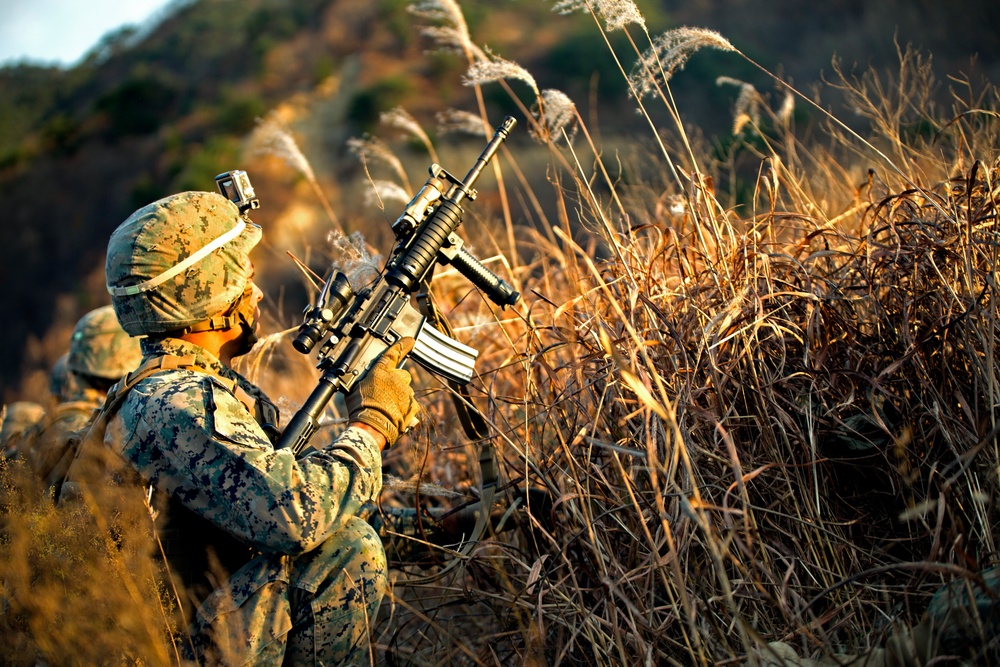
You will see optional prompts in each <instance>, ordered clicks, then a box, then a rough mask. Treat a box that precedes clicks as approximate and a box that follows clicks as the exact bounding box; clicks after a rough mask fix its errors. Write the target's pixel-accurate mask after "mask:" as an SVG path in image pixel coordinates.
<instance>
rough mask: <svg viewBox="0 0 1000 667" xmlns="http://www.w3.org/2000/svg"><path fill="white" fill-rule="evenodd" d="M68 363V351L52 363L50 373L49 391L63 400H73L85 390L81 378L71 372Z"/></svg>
mask: <svg viewBox="0 0 1000 667" xmlns="http://www.w3.org/2000/svg"><path fill="white" fill-rule="evenodd" d="M68 364H69V352H66V353H65V354H63V355H62V356H61V357H59V358H58V359H57V360H56V363H54V364H52V371H51V372H50V373H49V393H50V394H52V395H53V396H55V397H56V398H58V399H59V400H61V401H69V400H72V397H73V396H77V395H79V394H80V393H81V392H82V391H83V387H82V386H81V385H80V380H79V378H77V376H76V375H75V374H73V373H71V372H70V370H69V366H68Z"/></svg>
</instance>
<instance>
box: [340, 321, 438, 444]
mask: <svg viewBox="0 0 1000 667" xmlns="http://www.w3.org/2000/svg"><path fill="white" fill-rule="evenodd" d="M412 349H413V339H412V338H402V339H400V340H398V341H396V343H395V344H393V345H392V346H391V347H390V348H389V349H387V350H386V351H385V352H383V353H382V356H381V357H379V359H378V361H376V362H375V364H374V365H373V366H372V367H371V368H370V369H368V372H367V373H365V374H364V376H362V378H361V379H360V380H359V381H358V382H357V384H355V385H354V388H353V389H352V390H351V392H350V393H349V394H347V396H346V401H347V411H348V414H349V415H350V417H349V421H351V422H360V423H362V424H367V425H368V426H370V427H372V428H373V429H375V430H376V431H378V432H379V433H381V434H382V435H383V436H384V437H385V441H386V446H391V445H392V444H393V443H395V442H396V440H397V439H398V438H399V434H400V433H402V432H404V431H405V430H406V429H407V428H410V427H412V426H413V424H414V423H415V422H416V416H417V412H418V411H419V410H420V405H419V404H418V403H417V401H416V400H415V399H414V397H413V389H411V388H410V374H409V373H408V372H406V371H404V370H402V369H400V368H397V366H398V365H399V362H400V361H402V359H403V357H405V356H406V355H407V354H409V353H410V350H412Z"/></svg>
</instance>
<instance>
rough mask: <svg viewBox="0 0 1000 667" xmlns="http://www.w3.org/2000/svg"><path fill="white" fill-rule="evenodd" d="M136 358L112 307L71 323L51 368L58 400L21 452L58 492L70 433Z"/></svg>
mask: <svg viewBox="0 0 1000 667" xmlns="http://www.w3.org/2000/svg"><path fill="white" fill-rule="evenodd" d="M141 359H142V354H141V352H140V351H139V341H138V339H136V338H132V337H131V336H129V335H128V334H127V333H125V331H124V330H123V329H122V328H121V326H120V325H119V324H118V319H117V318H116V317H115V311H114V309H113V308H112V307H111V306H102V307H101V308H97V309H95V310H92V311H90V312H89V313H87V314H86V315H84V316H83V317H81V318H80V321H79V322H77V323H76V326H75V327H74V328H73V334H72V335H71V336H70V341H69V352H67V353H66V354H65V355H63V356H62V357H60V358H59V360H58V361H57V362H56V363H55V365H54V366H53V368H52V374H51V378H50V390H51V392H52V394H53V396H54V397H55V399H56V400H57V401H58V402H59V403H58V405H57V406H56V407H55V408H54V409H53V410H52V411H51V412H50V413H49V414H48V415H46V417H45V419H44V420H42V421H41V422H40V423H39V424H38V425H37V426H36V427H35V428H34V429H33V431H34V432H33V433H31V434H30V435H26V436H25V443H24V446H23V449H22V452H21V455H22V456H23V457H24V459H25V460H26V461H27V462H28V464H29V465H30V466H31V468H32V470H33V471H34V472H35V474H36V475H37V476H38V477H39V479H41V480H42V481H43V482H44V483H45V484H46V486H49V487H52V488H53V489H54V490H55V493H56V494H57V495H58V492H59V487H60V485H61V484H62V481H63V479H64V478H65V476H66V471H67V470H68V469H69V465H70V463H71V462H72V460H73V456H74V455H75V454H76V449H75V447H74V442H75V441H74V439H73V437H72V436H73V435H74V434H75V433H76V432H78V431H79V430H81V429H83V427H84V426H86V424H87V422H88V421H89V420H90V417H91V415H92V414H93V412H94V410H96V409H98V408H100V407H101V405H102V404H103V403H104V398H105V395H106V394H107V393H108V389H109V388H110V387H111V385H113V384H114V383H115V382H117V381H118V380H120V379H121V378H122V377H123V376H124V375H125V374H126V373H128V372H129V371H132V370H135V368H136V367H137V366H138V365H139V361H140V360H141Z"/></svg>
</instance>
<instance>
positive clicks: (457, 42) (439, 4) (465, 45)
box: [406, 0, 485, 59]
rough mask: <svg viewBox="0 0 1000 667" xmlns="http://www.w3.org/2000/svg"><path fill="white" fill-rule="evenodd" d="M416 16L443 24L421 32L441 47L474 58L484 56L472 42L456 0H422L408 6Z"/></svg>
mask: <svg viewBox="0 0 1000 667" xmlns="http://www.w3.org/2000/svg"><path fill="white" fill-rule="evenodd" d="M406 9H407V11H409V12H410V13H411V14H413V15H414V16H417V17H419V18H422V19H425V20H427V21H433V22H435V23H439V24H442V25H434V26H424V27H423V28H421V30H420V33H421V34H422V35H423V36H424V37H427V38H429V39H430V40H431V41H433V42H434V43H435V44H437V45H438V47H439V48H441V49H444V50H446V51H457V52H459V53H462V54H465V55H469V56H472V57H474V58H477V59H478V58H484V57H485V56H484V54H483V52H482V50H481V49H480V48H479V47H478V46H476V45H475V44H473V43H472V38H471V37H469V26H468V25H467V24H466V23H465V16H464V15H463V14H462V10H461V8H460V7H459V6H458V3H457V2H455V0H420V1H419V2H415V3H413V4H412V5H409V6H408V7H407V8H406Z"/></svg>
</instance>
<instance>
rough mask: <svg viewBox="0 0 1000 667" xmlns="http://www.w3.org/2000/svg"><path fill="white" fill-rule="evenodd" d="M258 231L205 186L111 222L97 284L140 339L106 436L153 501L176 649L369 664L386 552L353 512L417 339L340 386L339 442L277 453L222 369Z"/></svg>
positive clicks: (245, 306)
mask: <svg viewBox="0 0 1000 667" xmlns="http://www.w3.org/2000/svg"><path fill="white" fill-rule="evenodd" d="M260 238H261V230H260V227H258V226H257V225H255V224H253V223H252V222H250V220H249V219H248V218H246V217H244V216H241V215H240V213H239V211H238V209H237V208H236V206H235V205H234V204H233V203H232V202H230V201H229V200H227V199H226V198H224V197H222V196H220V195H218V194H214V193H206V192H185V193H181V194H177V195H172V196H170V197H167V198H165V199H161V200H159V201H157V202H155V203H153V204H150V205H149V206H146V207H144V208H141V209H139V210H138V211H136V212H135V213H133V214H132V216H130V217H129V218H128V219H127V220H126V221H125V222H124V223H122V224H121V225H120V226H119V227H118V229H117V230H115V232H114V233H113V234H112V236H111V239H110V241H109V244H108V257H107V265H106V274H107V281H108V290H109V292H110V293H111V296H112V303H113V305H114V308H115V312H116V313H117V315H118V320H119V321H120V323H121V325H122V327H123V328H124V329H125V331H127V332H129V333H130V334H132V335H135V336H139V335H145V336H146V338H145V339H144V340H143V341H142V351H143V362H142V365H141V366H140V368H139V370H138V371H136V372H135V373H133V374H131V375H130V376H129V377H128V378H127V380H126V381H125V382H124V383H123V387H118V388H117V390H116V393H115V400H116V401H118V404H119V406H120V407H119V408H118V409H117V411H115V413H114V414H113V416H112V417H111V418H110V420H109V421H108V425H107V430H106V433H105V438H104V442H105V445H106V446H107V447H109V448H111V449H112V450H113V451H114V452H116V453H117V454H118V455H120V456H121V458H122V459H124V461H125V462H127V463H128V464H129V465H130V466H131V467H132V468H133V469H134V470H135V471H137V472H138V474H139V475H140V476H141V478H142V479H143V480H144V481H146V482H148V483H149V484H150V485H152V486H153V487H155V489H157V490H158V492H159V493H162V494H163V495H164V496H166V498H167V506H166V508H165V512H161V514H160V515H159V516H158V518H157V523H158V524H159V525H160V526H161V530H160V531H159V533H160V536H161V540H162V542H163V546H164V551H165V552H166V556H167V561H168V562H169V565H170V569H171V571H172V573H173V574H174V575H175V577H177V578H179V579H180V583H181V584H183V591H184V592H183V593H182V596H186V597H187V599H186V600H182V603H185V602H190V603H191V604H193V605H194V606H196V607H198V611H197V615H196V616H195V618H194V620H193V621H192V623H191V626H190V634H191V639H192V642H191V647H192V648H190V649H189V650H190V651H191V652H192V653H194V655H192V656H190V657H192V658H194V659H196V660H198V661H199V662H202V663H206V662H225V663H227V664H228V663H233V664H267V665H271V664H273V665H280V664H295V665H305V664H315V665H320V664H324V665H340V664H366V663H368V660H369V658H368V655H369V653H368V641H367V636H368V632H367V629H368V627H370V626H371V624H372V622H373V620H374V617H375V615H376V613H377V611H378V608H379V603H380V601H381V598H382V595H383V592H384V586H385V582H386V563H385V553H384V550H383V546H382V543H381V541H380V540H379V538H378V535H377V533H376V532H375V530H374V529H373V528H372V527H371V526H370V525H369V524H368V523H367V522H366V521H364V520H363V519H362V518H360V517H359V516H358V513H359V511H360V510H361V508H362V506H363V505H365V504H366V503H369V502H371V501H373V500H375V499H376V498H377V496H378V494H379V491H380V489H381V485H382V471H381V456H380V454H381V451H382V450H383V449H384V448H385V447H388V446H390V445H392V444H393V443H394V442H395V441H396V439H397V438H398V437H399V435H400V433H401V432H403V431H404V430H405V429H406V428H407V427H408V426H409V425H410V424H411V422H413V421H414V419H415V415H416V413H417V410H418V405H417V403H416V401H415V400H414V396H413V391H412V389H411V388H410V376H409V374H408V373H407V372H406V371H404V370H399V369H397V368H396V366H397V365H398V363H399V362H400V360H401V359H402V358H403V357H404V356H405V354H407V353H408V352H409V349H410V347H411V346H412V344H413V341H412V339H404V340H402V341H399V342H397V343H396V344H395V345H393V346H392V347H390V348H389V349H388V350H386V352H385V353H384V354H383V356H382V358H381V359H380V360H379V361H378V362H377V363H376V364H375V365H374V366H373V367H372V369H371V370H370V371H369V372H368V373H367V374H366V375H365V376H364V377H363V378H362V379H361V380H360V381H359V382H358V384H357V385H356V386H355V388H354V390H353V391H352V392H351V394H350V395H348V396H347V405H348V411H349V425H348V428H347V429H346V430H345V431H344V432H343V433H342V434H341V435H340V436H339V437H338V438H337V439H336V440H334V441H333V442H332V443H315V442H314V443H313V445H314V446H315V447H317V450H315V451H312V452H310V453H309V454H308V455H306V456H304V457H303V458H300V459H298V460H296V459H295V458H294V457H293V455H292V453H291V452H290V451H289V450H277V451H276V450H275V449H274V448H273V446H272V443H273V441H274V439H275V438H276V436H277V434H278V413H277V409H276V408H275V406H274V404H273V403H272V402H271V401H270V400H269V399H268V398H267V397H266V396H265V395H264V394H263V392H262V391H261V390H260V389H258V388H257V387H256V386H254V385H253V384H251V383H250V382H248V381H247V380H246V379H245V378H243V377H242V376H240V375H239V374H237V373H236V372H234V371H233V370H231V361H232V359H233V358H234V357H237V356H239V355H242V354H245V353H246V352H248V351H249V350H250V349H251V348H252V347H253V345H254V343H255V341H256V332H257V317H258V313H259V311H258V309H257V304H258V302H259V301H260V299H261V298H262V293H261V291H260V290H259V289H258V288H257V286H256V285H255V284H254V282H253V266H252V264H251V262H250V258H249V253H250V250H251V249H252V248H253V247H254V246H255V245H256V244H257V243H258V241H259V240H260ZM122 391H126V392H127V393H126V394H125V395H124V398H121V397H120V396H118V392H122ZM111 401H112V399H111V398H109V403H111ZM225 575H228V579H225V578H224V576H225ZM218 581H223V582H224V583H222V584H220V585H213V583H214V582H218Z"/></svg>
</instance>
